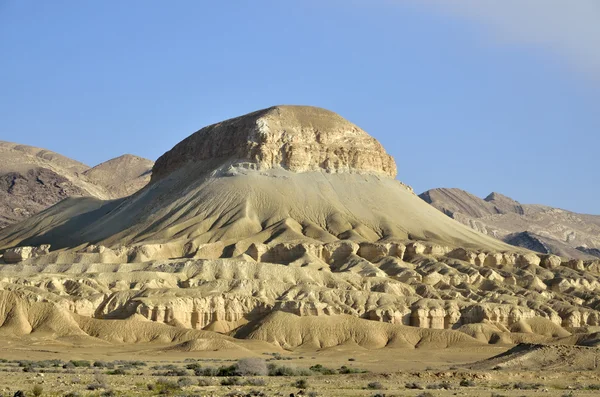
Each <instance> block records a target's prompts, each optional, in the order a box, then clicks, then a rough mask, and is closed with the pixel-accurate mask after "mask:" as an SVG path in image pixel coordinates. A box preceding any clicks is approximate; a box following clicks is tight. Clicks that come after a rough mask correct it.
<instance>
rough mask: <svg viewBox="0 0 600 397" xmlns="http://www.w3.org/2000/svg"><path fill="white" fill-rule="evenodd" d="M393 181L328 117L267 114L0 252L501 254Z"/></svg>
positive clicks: (52, 215)
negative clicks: (350, 245) (305, 249)
mask: <svg viewBox="0 0 600 397" xmlns="http://www.w3.org/2000/svg"><path fill="white" fill-rule="evenodd" d="M395 176H396V165H395V162H394V160H393V159H392V158H391V157H390V156H389V155H388V154H387V153H386V152H385V150H384V149H383V148H382V146H381V145H380V144H379V143H378V142H377V141H376V140H375V139H373V138H372V137H370V136H369V135H368V134H367V133H366V132H364V131H363V130H361V129H360V128H358V127H357V126H355V125H354V124H352V123H350V122H348V121H346V120H344V119H343V118H342V117H340V116H338V115H336V114H335V113H332V112H329V111H326V110H323V109H318V108H311V107H293V106H280V107H274V108H269V109H266V110H261V111H258V112H254V113H251V114H248V115H246V116H242V117H238V118H235V119H231V120H227V121H224V122H222V123H218V124H215V125H211V126H209V127H206V128H203V129H201V130H200V131H198V132H196V133H194V134H193V135H191V136H190V137H188V138H187V139H185V140H184V141H182V142H181V143H179V144H178V145H176V146H175V147H174V148H173V149H171V150H170V151H169V152H167V153H165V154H164V155H163V156H161V157H160V158H159V159H158V160H157V161H156V164H155V165H154V167H153V169H152V179H151V182H150V184H149V185H148V186H146V187H145V188H144V189H142V190H140V191H139V192H138V193H137V194H135V195H133V196H131V197H129V198H127V199H123V200H117V201H99V200H98V201H91V200H87V199H72V200H71V201H70V202H69V203H63V205H61V206H58V207H53V208H50V209H49V210H48V211H45V212H44V213H43V214H40V215H39V216H35V217H32V218H31V219H29V220H28V221H26V222H24V223H21V224H19V225H17V226H15V227H13V228H9V229H7V230H6V231H4V232H3V233H0V249H1V248H9V247H11V246H15V245H19V244H21V245H23V244H24V245H39V244H51V245H52V246H53V247H56V248H72V247H77V246H81V245H83V244H89V243H93V244H98V245H103V246H106V247H110V248H117V247H119V246H124V245H126V246H133V245H147V244H161V245H162V246H161V248H160V250H162V251H164V252H162V253H156V256H155V257H154V258H155V259H166V258H181V257H186V256H189V255H193V253H194V252H195V250H197V249H198V247H199V246H200V245H202V244H207V243H217V242H219V243H221V244H222V245H224V247H226V248H225V250H224V252H223V255H224V256H234V255H239V254H241V253H244V252H246V250H247V249H248V247H249V246H250V245H252V244H253V243H277V242H288V241H304V242H308V243H323V242H334V241H338V240H340V239H342V240H353V241H370V242H374V241H392V240H407V239H413V240H428V241H436V242H439V243H444V244H447V245H451V246H463V247H472V248H489V249H497V250H503V249H507V248H508V247H507V246H506V245H505V244H503V243H501V242H499V241H497V240H495V239H493V238H490V237H486V236H483V235H481V234H480V233H476V232H474V231H472V230H471V229H469V228H467V227H464V226H463V225H460V224H459V223H457V222H455V221H453V220H451V219H448V218H447V217H445V216H443V215H442V214H440V213H439V212H438V211H436V210H435V209H434V208H431V207H430V206H429V205H427V204H426V203H424V202H423V201H422V200H420V199H419V198H418V197H417V196H416V195H415V194H413V192H412V191H411V189H409V188H407V187H406V186H405V185H403V184H402V183H400V182H398V181H396V180H395V179H394V178H395ZM65 211H68V212H69V217H68V218H69V219H66V217H65V216H64V214H65ZM225 251H226V252H225Z"/></svg>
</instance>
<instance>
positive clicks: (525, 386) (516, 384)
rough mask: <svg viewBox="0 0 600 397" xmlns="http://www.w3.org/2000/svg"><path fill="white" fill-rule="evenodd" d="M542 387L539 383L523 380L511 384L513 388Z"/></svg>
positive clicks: (533, 388)
mask: <svg viewBox="0 0 600 397" xmlns="http://www.w3.org/2000/svg"><path fill="white" fill-rule="evenodd" d="M542 387H544V385H543V384H541V383H525V382H517V383H515V384H514V385H513V389H517V390H537V389H541V388H542Z"/></svg>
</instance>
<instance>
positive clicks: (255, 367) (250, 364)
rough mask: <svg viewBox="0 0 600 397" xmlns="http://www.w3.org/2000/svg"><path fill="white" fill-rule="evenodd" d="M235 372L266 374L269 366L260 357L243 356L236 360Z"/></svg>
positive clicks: (242, 374)
mask: <svg viewBox="0 0 600 397" xmlns="http://www.w3.org/2000/svg"><path fill="white" fill-rule="evenodd" d="M236 373H237V374H238V375H241V376H266V375H268V374H269V368H268V367H267V363H266V361H265V360H263V359H262V358H257V357H252V358H243V359H241V360H239V361H238V362H237V365H236Z"/></svg>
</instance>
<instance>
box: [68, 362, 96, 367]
mask: <svg viewBox="0 0 600 397" xmlns="http://www.w3.org/2000/svg"><path fill="white" fill-rule="evenodd" d="M69 362H70V363H71V364H73V366H74V367H75V368H79V367H81V368H89V367H91V366H92V363H90V362H89V361H86V360H71V361H69Z"/></svg>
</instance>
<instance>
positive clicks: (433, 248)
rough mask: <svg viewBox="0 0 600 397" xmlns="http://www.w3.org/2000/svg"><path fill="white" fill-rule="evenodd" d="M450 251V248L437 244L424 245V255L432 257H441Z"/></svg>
mask: <svg viewBox="0 0 600 397" xmlns="http://www.w3.org/2000/svg"><path fill="white" fill-rule="evenodd" d="M450 251H451V249H450V247H446V246H443V245H439V244H430V243H428V244H425V252H424V254H425V255H432V256H442V255H446V254H447V253H448V252H450Z"/></svg>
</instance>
